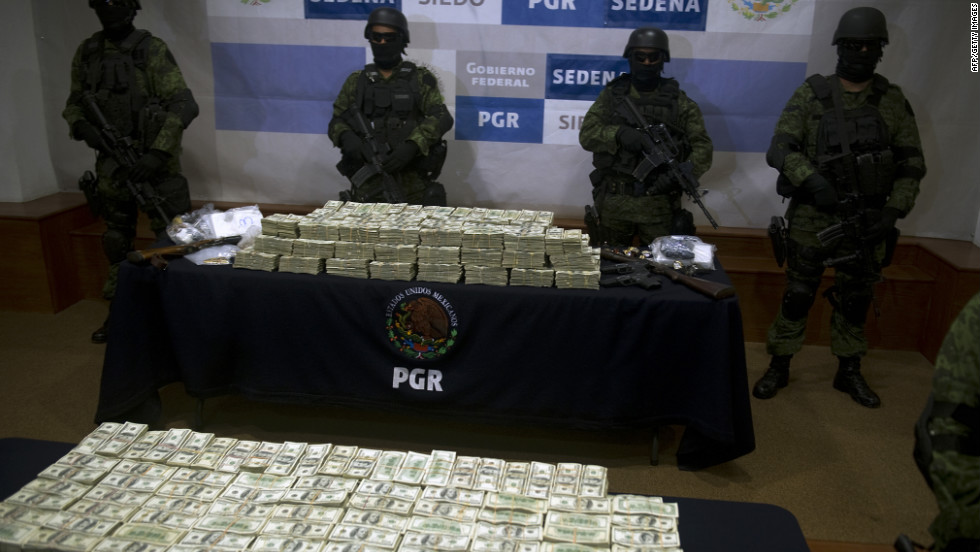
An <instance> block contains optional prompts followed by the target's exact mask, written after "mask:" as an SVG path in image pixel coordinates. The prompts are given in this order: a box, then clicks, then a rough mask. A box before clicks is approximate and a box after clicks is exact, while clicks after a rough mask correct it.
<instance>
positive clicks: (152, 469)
mask: <svg viewBox="0 0 980 552" xmlns="http://www.w3.org/2000/svg"><path fill="white" fill-rule="evenodd" d="M176 472H177V468H175V467H172V466H164V465H162V464H154V463H153V462H141V461H138V460H129V459H126V460H120V461H119V463H118V464H116V465H115V466H113V468H112V473H113V474H125V475H136V476H140V477H155V478H158V479H169V478H170V477H172V476H173V474H174V473H176Z"/></svg>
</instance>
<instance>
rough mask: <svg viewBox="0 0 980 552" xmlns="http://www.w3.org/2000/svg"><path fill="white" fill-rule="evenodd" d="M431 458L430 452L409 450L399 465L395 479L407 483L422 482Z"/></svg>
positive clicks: (416, 483)
mask: <svg viewBox="0 0 980 552" xmlns="http://www.w3.org/2000/svg"><path fill="white" fill-rule="evenodd" d="M430 460H432V456H431V455H429V454H422V453H419V452H412V451H409V452H408V453H406V455H405V458H404V460H402V463H401V465H400V466H399V467H398V471H396V472H395V476H394V478H393V480H394V481H395V482H397V483H405V484H406V485H419V484H421V483H422V479H423V478H424V477H425V474H426V470H427V468H428V465H429V461H430Z"/></svg>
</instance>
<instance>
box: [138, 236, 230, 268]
mask: <svg viewBox="0 0 980 552" xmlns="http://www.w3.org/2000/svg"><path fill="white" fill-rule="evenodd" d="M241 239H242V237H241V236H226V237H224V238H212V239H209V240H201V241H196V242H193V243H187V244H183V245H165V246H163V247H153V248H150V249H137V250H136V251H130V252H129V253H127V254H126V260H128V261H129V262H131V263H133V264H141V263H144V262H147V261H149V262H150V264H152V265H153V266H155V267H157V268H159V269H160V270H165V269H166V268H167V260H166V259H165V258H164V257H165V256H166V257H183V256H184V255H189V254H191V253H195V252H197V251H200V250H202V249H206V248H208V247H217V246H219V245H237V244H238V242H239V241H241Z"/></svg>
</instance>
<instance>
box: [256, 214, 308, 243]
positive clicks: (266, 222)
mask: <svg viewBox="0 0 980 552" xmlns="http://www.w3.org/2000/svg"><path fill="white" fill-rule="evenodd" d="M302 220H303V217H302V216H301V215H294V214H282V213H275V214H272V215H269V216H267V217H262V234H264V235H266V236H278V237H280V238H298V237H299V223H300V221H302Z"/></svg>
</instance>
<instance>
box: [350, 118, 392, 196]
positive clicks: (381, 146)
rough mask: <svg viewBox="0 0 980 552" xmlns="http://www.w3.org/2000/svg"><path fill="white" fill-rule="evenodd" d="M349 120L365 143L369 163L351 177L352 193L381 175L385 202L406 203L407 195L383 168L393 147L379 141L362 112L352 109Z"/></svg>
mask: <svg viewBox="0 0 980 552" xmlns="http://www.w3.org/2000/svg"><path fill="white" fill-rule="evenodd" d="M347 120H348V121H349V122H350V123H351V124H353V125H354V130H355V131H356V132H357V133H358V134H359V135H360V136H361V138H362V141H363V142H364V151H363V152H362V153H363V155H364V159H366V160H367V163H365V164H364V166H363V167H361V168H360V169H358V171H357V172H356V173H354V175H353V176H351V177H350V181H351V184H352V185H353V190H352V191H355V192H356V190H357V189H358V188H360V187H361V186H362V185H364V183H365V182H367V181H368V179H370V178H371V177H373V176H374V175H378V174H380V175H381V186H382V193H383V194H384V198H385V201H387V202H388V203H404V202H405V195H404V194H402V192H401V189H400V188H399V186H398V181H397V180H395V177H394V176H392V175H390V174H389V173H388V172H387V171H385V170H384V166H383V163H384V160H385V157H387V156H388V155H390V154H391V147H390V146H389V145H388V144H387V143H386V142H383V141H380V140H378V138H377V136H376V135H375V134H374V132H373V131H372V130H371V125H370V123H368V121H367V119H366V118H365V117H364V114H363V113H361V110H359V109H357V108H355V107H352V108H350V109H349V110H348V117H347ZM355 196H356V194H355Z"/></svg>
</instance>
